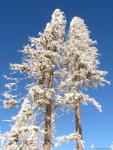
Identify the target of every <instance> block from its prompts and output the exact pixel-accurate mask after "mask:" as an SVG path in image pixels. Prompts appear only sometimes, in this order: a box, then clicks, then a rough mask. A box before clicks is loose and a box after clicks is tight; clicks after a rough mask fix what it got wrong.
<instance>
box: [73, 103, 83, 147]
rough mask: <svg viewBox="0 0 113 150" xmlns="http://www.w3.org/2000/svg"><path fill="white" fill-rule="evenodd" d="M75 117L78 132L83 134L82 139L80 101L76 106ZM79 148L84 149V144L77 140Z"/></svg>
mask: <svg viewBox="0 0 113 150" xmlns="http://www.w3.org/2000/svg"><path fill="white" fill-rule="evenodd" d="M75 119H76V132H78V134H79V135H80V136H81V140H82V127H81V116H80V103H78V104H77V105H76V107H75ZM77 150H83V146H82V144H81V143H80V142H79V141H77Z"/></svg>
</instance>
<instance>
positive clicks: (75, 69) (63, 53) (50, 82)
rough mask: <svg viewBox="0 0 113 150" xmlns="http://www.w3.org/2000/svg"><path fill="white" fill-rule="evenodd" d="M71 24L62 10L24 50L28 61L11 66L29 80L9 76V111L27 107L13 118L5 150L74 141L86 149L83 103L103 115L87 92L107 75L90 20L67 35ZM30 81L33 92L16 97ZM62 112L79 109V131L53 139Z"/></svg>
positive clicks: (78, 22) (79, 23)
mask: <svg viewBox="0 0 113 150" xmlns="http://www.w3.org/2000/svg"><path fill="white" fill-rule="evenodd" d="M65 26H66V19H65V16H64V14H63V12H61V11H60V10H59V9H56V10H55V11H54V13H53V15H52V19H51V21H50V23H48V24H47V25H46V28H45V30H44V31H43V33H39V35H38V37H36V38H34V37H33V38H30V44H28V45H27V46H25V47H24V49H23V50H22V53H23V55H24V56H23V59H22V63H21V64H11V65H10V66H11V69H12V70H13V71H14V72H15V71H17V72H18V71H19V72H20V73H24V74H25V75H26V76H25V78H23V79H18V80H17V79H16V78H14V79H12V78H7V79H8V80H11V82H10V83H8V84H6V85H5V87H6V88H8V89H9V92H7V91H6V92H5V93H4V97H5V100H4V107H5V108H12V107H17V106H18V107H19V106H20V105H21V104H22V105H21V109H20V111H19V112H18V114H17V116H15V117H12V121H14V122H15V123H14V125H13V126H12V127H11V131H10V132H8V133H5V134H4V136H3V135H2V136H3V137H4V138H5V139H6V146H5V148H4V149H5V150H15V149H18V150H27V149H31V150H41V149H44V150H50V149H51V145H52V144H53V145H54V146H59V145H60V144H61V143H63V142H66V141H69V140H72V141H77V150H82V149H83V141H82V128H81V122H80V103H92V104H93V105H95V106H96V107H97V108H98V109H99V110H100V111H101V105H100V104H99V103H98V102H97V101H96V100H95V99H94V98H90V96H89V95H86V94H85V92H84V90H83V88H88V87H91V88H92V87H97V85H103V84H105V83H106V82H107V81H106V80H105V79H104V76H105V74H106V73H107V72H105V71H101V70H99V68H98V66H99V60H98V52H97V49H96V47H95V46H94V44H95V41H93V40H91V39H90V37H89V31H88V29H87V27H86V25H85V24H84V21H83V20H82V19H81V18H79V17H74V18H73V19H72V21H71V23H70V28H69V32H68V34H67V35H66V33H67V32H66V31H65ZM5 77H6V76H5ZM24 79H28V81H26V87H25V88H26V90H27V94H26V95H24V96H22V97H21V96H20V95H16V96H15V95H14V91H13V89H14V90H15V88H16V89H17V85H18V84H19V83H20V81H22V80H24ZM12 81H13V82H12ZM14 81H15V82H14ZM18 99H19V100H18ZM22 100H23V103H22ZM59 108H68V109H70V110H72V111H73V110H74V112H75V117H76V123H75V124H76V131H74V132H73V133H70V134H69V135H63V136H60V137H56V138H55V139H54V140H52V138H51V137H52V135H53V134H54V120H55V119H56V115H57V114H56V112H57V111H56V109H59ZM53 141H55V142H53Z"/></svg>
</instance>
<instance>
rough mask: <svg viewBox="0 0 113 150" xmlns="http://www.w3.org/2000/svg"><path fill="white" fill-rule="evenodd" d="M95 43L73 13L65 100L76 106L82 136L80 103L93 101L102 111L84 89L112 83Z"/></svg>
mask: <svg viewBox="0 0 113 150" xmlns="http://www.w3.org/2000/svg"><path fill="white" fill-rule="evenodd" d="M95 43H96V42H95V41H93V40H92V39H91V38H90V32H89V30H88V28H87V26H86V25H85V23H84V20H83V19H81V18H79V17H74V18H73V19H72V21H71V23H70V29H69V34H68V38H67V42H66V45H65V50H64V55H65V57H64V59H65V61H64V62H65V64H66V68H67V71H66V72H68V73H67V76H66V78H65V86H68V89H69V91H68V93H65V101H66V103H68V105H70V106H72V107H74V108H75V118H76V121H75V124H76V132H78V133H79V135H81V139H82V127H81V119H80V103H91V104H93V105H94V106H96V108H97V109H98V110H99V111H101V105H100V104H99V103H98V102H97V101H96V100H95V99H94V98H91V97H90V96H89V95H87V94H85V93H86V92H84V89H88V88H95V87H97V86H98V85H102V86H103V85H104V84H105V83H109V82H108V81H106V80H105V79H104V76H105V75H106V74H107V72H106V71H102V70H99V64H100V62H99V60H98V56H99V54H98V50H97V48H96V47H95ZM63 84H64V83H63ZM82 149H83V147H82V145H81V144H80V143H79V142H77V150H82Z"/></svg>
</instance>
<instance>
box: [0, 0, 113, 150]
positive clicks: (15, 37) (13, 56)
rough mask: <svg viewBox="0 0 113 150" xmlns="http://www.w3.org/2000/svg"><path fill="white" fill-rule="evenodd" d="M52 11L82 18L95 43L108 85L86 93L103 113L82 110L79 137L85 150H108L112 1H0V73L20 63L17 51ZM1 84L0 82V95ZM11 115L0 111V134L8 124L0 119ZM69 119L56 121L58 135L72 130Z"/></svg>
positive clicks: (112, 128)
mask: <svg viewBox="0 0 113 150" xmlns="http://www.w3.org/2000/svg"><path fill="white" fill-rule="evenodd" d="M56 8H60V9H61V10H62V11H64V12H65V15H66V17H67V20H68V21H70V20H71V18H72V17H73V16H80V17H82V18H83V19H84V20H85V22H86V24H87V26H88V27H89V29H90V30H91V37H92V38H93V39H96V40H97V42H98V45H97V47H98V49H99V53H100V54H101V56H100V61H101V65H100V68H101V69H104V70H108V72H109V74H108V76H107V77H106V78H107V79H108V80H110V81H111V85H110V86H106V87H104V88H98V89H96V90H91V91H89V93H90V95H91V96H92V97H95V98H96V99H97V100H99V102H100V103H101V104H102V106H103V112H102V113H100V112H98V111H97V110H96V108H94V107H93V106H91V105H89V106H83V107H82V111H81V112H82V126H83V138H84V141H85V150H89V149H90V147H91V144H94V145H95V146H96V147H109V145H110V144H111V143H112V141H113V84H112V83H113V0H0V74H7V73H8V72H9V62H11V63H17V62H20V61H21V55H20V54H19V53H17V50H20V49H22V46H23V45H25V44H27V41H28V36H35V35H37V33H38V32H39V31H42V30H43V28H44V27H45V24H46V23H47V22H48V21H49V20H50V17H51V14H52V12H53V11H54V9H56ZM3 84H4V81H3V80H2V79H0V92H2V91H3V89H4V88H3ZM14 112H16V111H15V110H11V111H9V110H3V109H0V128H1V131H2V132H4V131H6V130H8V129H9V125H8V123H3V122H2V121H1V120H3V119H8V118H10V117H11V115H12V114H14ZM72 120H73V117H72V115H69V116H68V117H67V118H64V119H62V120H59V123H57V128H58V130H59V133H60V134H61V133H64V131H65V132H66V133H69V132H71V131H72V130H73V125H72ZM60 121H61V123H60ZM58 149H59V150H73V145H72V146H71V144H70V143H68V144H64V145H62V146H61V147H60V148H58Z"/></svg>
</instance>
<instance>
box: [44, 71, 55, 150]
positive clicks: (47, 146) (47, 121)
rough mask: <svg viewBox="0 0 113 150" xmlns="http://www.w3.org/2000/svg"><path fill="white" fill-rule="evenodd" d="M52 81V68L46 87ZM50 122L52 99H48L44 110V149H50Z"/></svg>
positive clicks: (50, 85)
mask: <svg viewBox="0 0 113 150" xmlns="http://www.w3.org/2000/svg"><path fill="white" fill-rule="evenodd" d="M52 83H53V70H51V72H50V78H49V81H48V88H51V87H52ZM51 122H52V101H51V99H49V104H47V105H46V112H45V135H44V150H50V149H51Z"/></svg>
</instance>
